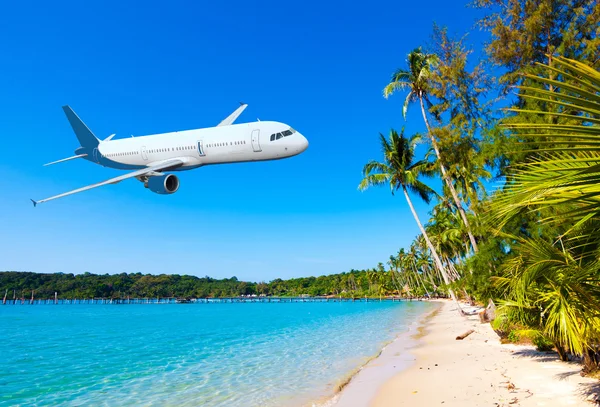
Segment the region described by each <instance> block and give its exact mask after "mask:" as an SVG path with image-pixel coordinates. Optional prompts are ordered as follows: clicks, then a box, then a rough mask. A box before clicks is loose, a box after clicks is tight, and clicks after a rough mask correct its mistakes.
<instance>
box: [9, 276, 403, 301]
mask: <svg viewBox="0 0 600 407" xmlns="http://www.w3.org/2000/svg"><path fill="white" fill-rule="evenodd" d="M392 278H393V276H392V275H391V274H390V273H389V272H387V271H385V270H381V271H376V270H350V271H349V272H347V273H340V274H331V275H328V276H319V277H301V278H292V279H289V280H282V279H275V280H273V281H271V282H269V283H265V282H259V283H254V282H247V281H239V280H238V279H237V278H236V277H232V278H225V279H221V280H218V279H214V278H211V277H208V276H207V277H196V276H186V275H183V276H182V275H178V274H160V275H152V274H146V275H143V274H140V273H132V274H127V273H122V274H112V275H111V274H104V275H97V274H90V273H85V274H77V275H74V274H63V273H56V274H38V273H26V272H0V295H2V296H3V295H4V293H5V292H7V293H8V294H7V298H8V299H12V298H13V296H16V297H17V298H31V292H32V291H34V296H35V298H42V299H46V298H54V293H55V292H57V293H58V296H59V297H60V298H127V297H128V296H129V297H131V298H146V297H189V298H206V297H234V296H240V295H252V294H255V295H268V296H300V295H311V296H318V295H334V296H342V297H346V298H355V297H364V296H368V297H379V296H380V295H391V294H396V295H397V294H398V292H397V290H396V289H395V287H396V284H394V282H392ZM413 295H414V293H413Z"/></svg>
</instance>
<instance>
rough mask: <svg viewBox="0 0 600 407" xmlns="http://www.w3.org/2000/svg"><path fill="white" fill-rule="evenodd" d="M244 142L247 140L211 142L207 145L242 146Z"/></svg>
mask: <svg viewBox="0 0 600 407" xmlns="http://www.w3.org/2000/svg"><path fill="white" fill-rule="evenodd" d="M242 144H246V141H229V142H227V141H226V142H223V143H211V144H207V145H206V147H224V146H241V145H242Z"/></svg>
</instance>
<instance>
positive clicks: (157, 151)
mask: <svg viewBox="0 0 600 407" xmlns="http://www.w3.org/2000/svg"><path fill="white" fill-rule="evenodd" d="M193 149H194V146H183V147H171V148H156V149H152V150H149V151H148V152H149V153H152V154H153V153H168V152H170V151H186V150H193Z"/></svg>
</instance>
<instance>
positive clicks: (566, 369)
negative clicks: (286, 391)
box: [326, 300, 600, 407]
mask: <svg viewBox="0 0 600 407" xmlns="http://www.w3.org/2000/svg"><path fill="white" fill-rule="evenodd" d="M432 302H438V303H439V305H438V306H437V307H436V309H435V310H433V311H430V312H426V313H424V315H423V316H422V317H421V318H419V320H418V322H419V324H418V327H417V328H416V331H417V332H416V333H415V332H414V331H410V332H406V333H401V334H400V335H398V337H397V338H396V339H395V340H394V341H393V342H392V343H391V344H389V345H388V346H386V347H385V348H384V349H383V350H382V351H381V353H380V354H379V356H378V357H377V358H375V359H373V360H371V361H369V362H368V363H366V364H365V365H364V366H363V367H362V368H360V370H359V371H358V372H357V374H355V375H354V376H353V377H352V378H351V380H350V381H349V383H348V385H347V386H345V387H344V388H343V389H342V390H341V391H340V392H339V393H338V394H337V395H336V396H335V397H334V398H333V399H331V400H330V402H329V403H328V404H326V406H335V407H355V406H373V407H388V406H390V407H391V406H394V407H396V406H404V405H406V406H430V405H432V406H433V405H442V404H443V405H444V406H457V407H458V406H507V407H508V406H517V407H519V406H521V407H533V406H576V407H590V406H593V405H594V404H592V403H590V402H588V401H587V400H588V399H590V398H592V397H594V396H593V395H594V394H600V382H599V381H598V380H596V379H591V378H587V377H581V376H580V375H579V372H580V370H581V366H580V365H579V364H577V363H565V362H560V361H559V360H558V356H557V355H556V353H555V352H539V351H536V350H535V347H534V346H531V345H512V344H506V345H502V344H500V338H499V337H498V336H497V334H496V333H495V332H494V331H493V330H492V328H491V326H490V324H481V323H480V322H479V317H478V316H477V315H472V316H467V317H463V316H460V315H459V314H458V312H457V309H456V306H455V305H454V304H453V303H452V302H451V301H446V300H432ZM464 307H465V308H472V307H468V306H464ZM469 329H473V330H474V332H473V333H472V334H471V335H469V336H468V337H466V338H465V339H464V340H456V336H457V335H460V334H462V333H464V332H466V331H468V330H469ZM404 339H408V342H406V341H405V340H404ZM394 344H396V345H397V346H395V347H394V346H393V345H394Z"/></svg>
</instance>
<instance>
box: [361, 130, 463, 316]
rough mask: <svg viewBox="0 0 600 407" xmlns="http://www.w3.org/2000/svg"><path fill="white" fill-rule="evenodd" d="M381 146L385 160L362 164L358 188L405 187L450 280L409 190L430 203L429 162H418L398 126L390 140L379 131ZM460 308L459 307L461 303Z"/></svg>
mask: <svg viewBox="0 0 600 407" xmlns="http://www.w3.org/2000/svg"><path fill="white" fill-rule="evenodd" d="M379 136H380V142H381V147H382V149H383V162H377V161H371V162H369V163H367V164H366V165H365V166H364V168H363V174H364V178H363V180H362V181H361V182H360V184H359V186H358V189H359V190H361V191H364V190H366V189H367V188H369V187H371V186H382V185H385V184H389V186H390V189H391V192H392V195H394V193H395V192H396V191H397V190H402V192H403V193H404V197H405V198H406V202H407V203H408V206H409V208H410V211H411V212H412V214H413V216H414V218H415V221H416V222H417V225H418V226H419V229H420V230H421V233H422V234H423V237H424V238H425V241H426V242H427V247H429V250H430V251H431V255H432V257H433V259H434V262H435V265H436V266H437V268H438V269H439V270H440V273H442V276H443V278H444V282H445V283H446V284H450V279H449V278H448V274H447V273H446V269H445V268H444V265H443V264H442V261H441V260H440V258H439V256H438V254H437V252H436V250H435V247H434V246H433V244H431V240H429V237H428V236H427V232H426V231H425V228H424V227H423V224H422V223H421V221H420V219H419V216H418V215H417V212H416V211H415V208H414V206H413V204H412V201H411V199H410V195H409V194H408V192H409V191H410V192H412V193H414V194H416V195H418V196H419V198H421V199H422V200H423V201H425V202H427V203H429V202H431V198H432V196H433V195H435V192H434V191H433V190H432V189H431V188H429V187H428V186H427V185H425V184H424V183H423V182H421V181H419V176H421V175H428V174H427V172H428V168H429V166H428V165H427V164H428V163H427V162H426V161H424V160H420V161H417V162H415V152H414V145H413V143H412V142H411V141H409V140H408V139H407V138H405V137H404V134H398V133H397V132H396V131H395V130H393V129H392V130H391V131H390V138H389V140H388V139H386V137H385V136H384V135H383V134H379ZM449 292H450V295H451V296H452V299H453V300H454V301H455V302H456V303H457V304H458V301H457V299H456V295H454V291H453V290H451V289H450V290H449ZM459 309H460V307H459Z"/></svg>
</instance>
